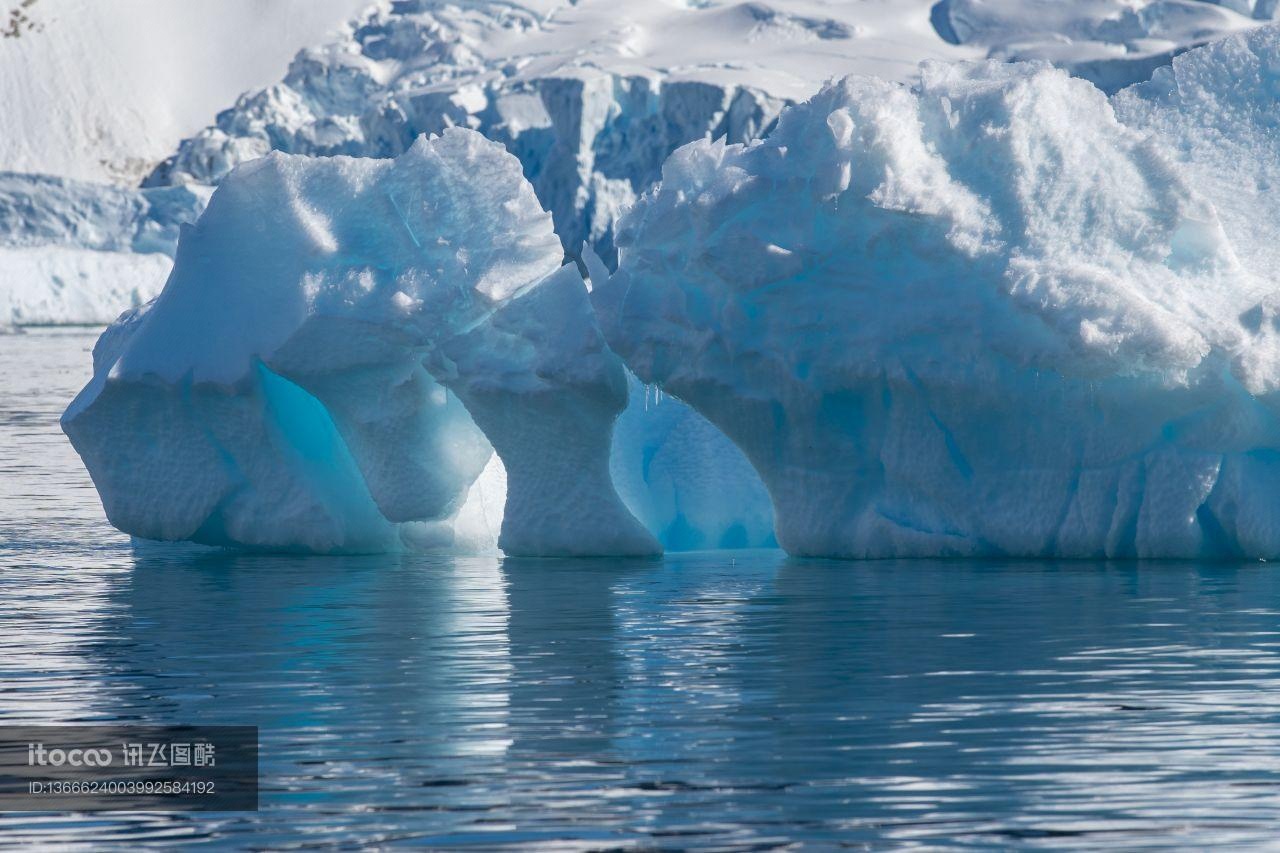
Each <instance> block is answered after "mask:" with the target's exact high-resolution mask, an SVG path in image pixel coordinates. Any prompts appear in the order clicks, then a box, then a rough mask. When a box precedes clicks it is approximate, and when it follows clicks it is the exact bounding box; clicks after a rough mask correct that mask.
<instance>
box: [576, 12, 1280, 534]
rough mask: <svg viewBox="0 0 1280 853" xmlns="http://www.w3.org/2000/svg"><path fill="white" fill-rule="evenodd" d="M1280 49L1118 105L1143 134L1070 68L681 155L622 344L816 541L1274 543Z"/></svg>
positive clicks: (1211, 54)
mask: <svg viewBox="0 0 1280 853" xmlns="http://www.w3.org/2000/svg"><path fill="white" fill-rule="evenodd" d="M1259 53H1261V54H1262V57H1263V58H1262V59H1259ZM1277 59H1280V52H1277V50H1276V37H1275V33H1274V31H1270V32H1268V33H1266V34H1258V35H1255V36H1254V37H1253V38H1252V39H1250V40H1236V41H1233V42H1231V43H1229V44H1228V45H1223V46H1219V47H1215V48H1210V49H1207V50H1205V51H1201V52H1197V53H1192V54H1188V55H1187V56H1186V57H1184V58H1183V59H1182V60H1181V61H1179V62H1178V63H1176V64H1175V67H1174V69H1173V71H1172V72H1170V73H1169V74H1168V75H1163V76H1162V77H1160V78H1158V80H1157V81H1155V82H1154V83H1153V84H1152V86H1151V88H1150V89H1149V90H1144V91H1140V92H1138V93H1133V94H1131V95H1126V97H1125V98H1124V99H1122V105H1123V109H1122V113H1123V114H1125V115H1129V116H1133V117H1134V118H1135V119H1137V118H1141V119H1142V123H1143V125H1144V128H1143V130H1137V129H1134V128H1133V127H1129V126H1126V125H1125V124H1122V123H1121V122H1120V121H1119V120H1117V117H1116V115H1115V113H1114V112H1113V109H1112V106H1111V104H1110V103H1109V102H1108V100H1107V98H1106V97H1105V96H1104V95H1103V93H1102V92H1100V91H1099V90H1097V89H1096V88H1094V87H1093V86H1092V85H1091V84H1089V83H1087V82H1085V81H1081V80H1076V79H1072V78H1070V77H1068V76H1067V75H1066V74H1065V73H1063V72H1061V71H1057V70H1054V69H1052V68H1050V67H1049V66H1047V65H1041V66H1037V65H1002V64H995V63H988V64H971V65H960V66H948V65H941V64H933V65H927V66H925V68H924V69H923V73H922V77H921V79H920V81H919V83H918V85H916V86H915V87H913V88H907V87H903V86H897V85H893V84H891V83H887V82H884V81H880V80H874V79H867V78H849V79H846V80H845V81H843V82H841V83H838V84H834V85H832V86H829V87H827V88H826V89H824V90H823V91H822V92H821V93H820V94H819V95H817V96H816V97H815V98H813V99H812V100H811V101H809V102H807V103H805V104H803V105H801V106H798V107H795V108H792V109H789V110H788V111H786V112H785V113H784V114H783V116H782V118H781V120H780V122H779V125H778V127H777V129H776V130H775V131H774V132H773V133H772V134H771V135H770V136H769V137H768V138H767V139H766V140H765V141H764V142H762V143H758V144H752V145H745V146H743V145H725V144H723V143H722V142H711V141H703V142H697V143H693V144H691V145H689V146H686V147H684V148H682V149H681V150H680V151H678V152H677V153H676V154H675V155H674V156H673V157H672V158H671V159H670V160H669V161H668V162H667V164H666V166H665V167H664V169H663V180H662V183H661V184H660V185H659V186H658V187H657V188H656V189H655V190H654V191H653V192H652V193H650V194H649V195H647V196H646V197H645V198H644V199H642V200H641V201H640V202H639V203H638V204H637V205H636V206H635V208H634V209H633V210H631V212H629V213H628V214H627V216H626V217H625V218H624V219H623V221H622V223H621V226H620V230H619V235H618V244H619V246H620V248H621V252H622V262H621V265H620V267H619V270H618V272H617V273H616V274H615V275H614V276H613V277H612V278H611V279H610V280H609V281H608V282H607V283H605V284H602V285H599V286H597V287H596V289H595V290H594V292H593V297H594V298H595V300H596V304H597V308H598V311H599V314H600V316H601V322H602V326H603V328H604V330H605V333H606V336H607V338H608V340H609V342H610V344H611V346H612V347H613V348H614V349H615V350H616V351H617V352H618V353H619V354H621V355H622V356H623V358H624V359H625V360H626V361H627V363H628V365H629V366H630V367H631V368H632V369H633V370H634V371H635V372H636V373H637V375H638V376H639V377H640V379H641V380H643V381H645V382H648V383H656V384H657V385H658V386H659V387H661V388H662V389H664V390H665V391H666V392H668V393H670V394H673V395H675V396H677V397H679V398H681V399H682V400H684V401H686V402H687V403H689V404H690V405H692V406H693V407H694V408H695V409H697V410H698V411H699V412H701V413H702V414H704V415H705V416H706V417H707V418H708V419H709V420H710V421H711V422H713V423H714V424H716V425H717V426H718V427H719V428H720V429H722V430H723V431H724V432H725V434H727V435H728V436H729V437H730V438H731V439H732V440H733V441H734V442H735V443H737V444H738V445H739V446H740V447H741V448H742V449H743V450H744V451H745V453H746V455H747V457H748V458H749V459H750V460H751V462H752V464H753V465H754V466H755V467H756V469H757V470H758V471H759V472H760V474H761V476H762V477H763V479H764V482H765V484H766V485H767V487H768V489H769V492H770V494H771V495H772V498H773V503H774V507H775V509H776V512H777V519H776V525H777V535H778V539H779V541H780V543H781V544H782V546H783V547H784V548H786V549H788V550H789V551H791V552H792V553H795V554H807V555H832V556H843V557H891V556H926V555H927V556H936V555H957V556H971V555H1017V556H1062V557H1100V556H1107V557H1196V556H1213V557H1231V556H1266V557H1273V556H1277V555H1280V510H1277V507H1280V495H1277V494H1276V491H1275V488H1276V487H1275V484H1276V483H1277V482H1280V467H1278V466H1280V456H1278V455H1277V453H1276V451H1275V448H1276V447H1277V446H1278V445H1280V425H1278V424H1277V422H1276V400H1277V397H1276V394H1275V391H1276V386H1277V384H1278V383H1280V371H1277V366H1278V365H1277V357H1278V356H1280V349H1278V348H1277V341H1278V340H1280V332H1278V331H1277V328H1278V326H1277V324H1276V323H1275V322H1273V320H1274V317H1275V315H1276V311H1275V300H1274V296H1273V294H1274V283H1273V278H1272V276H1273V275H1274V266H1271V265H1270V259H1269V255H1270V253H1272V252H1273V251H1274V246H1273V244H1274V239H1273V238H1272V236H1271V229H1270V227H1269V225H1268V224H1267V223H1268V222H1269V221H1270V219H1269V218H1268V216H1267V211H1268V210H1269V207H1270V202H1269V200H1260V198H1261V199H1267V198H1268V196H1267V194H1266V193H1265V191H1264V192H1262V193H1261V194H1260V193H1259V187H1265V186H1268V184H1266V183H1265V180H1264V181H1263V182H1262V183H1260V184H1250V181H1253V180H1255V179H1257V178H1259V177H1260V176H1262V177H1265V175H1269V172H1270V169H1271V168H1273V167H1266V168H1262V169H1258V168H1254V167H1250V166H1244V167H1243V168H1239V169H1233V168H1232V164H1233V161H1232V159H1231V158H1232V157H1233V155H1239V156H1243V157H1244V158H1245V159H1246V160H1247V159H1249V158H1248V156H1247V153H1246V149H1247V148H1248V146H1250V145H1251V144H1253V143H1255V142H1257V141H1259V140H1260V139H1261V138H1263V137H1265V136H1266V128H1268V127H1272V126H1274V124H1273V123H1274V121H1275V114H1276V111H1275V106H1274V101H1273V100H1272V99H1271V97H1270V96H1269V94H1268V93H1269V90H1270V87H1269V84H1268V82H1267V81H1268V80H1269V79H1270V71H1269V69H1271V68H1275V67H1277V64H1276V60H1277ZM1244 92H1251V93H1252V94H1249V95H1244V96H1243V98H1242V93H1244ZM1242 101H1243V102H1242ZM1237 117H1238V118H1244V119H1246V120H1245V121H1244V123H1243V127H1239V126H1238V124H1239V123H1238V122H1236V121H1235V120H1234V119H1235V118H1237ZM1151 130H1154V131H1155V132H1154V134H1153V133H1151V132H1149V131H1151ZM1255 137H1256V138H1255ZM1224 141H1225V142H1227V143H1228V145H1229V146H1234V147H1227V148H1225V149H1224V148H1223V147H1222V145H1221V143H1222V142H1224ZM1274 144H1275V143H1274V142H1273V141H1271V142H1269V143H1267V145H1271V146H1273V145H1274ZM1266 150H1267V148H1266V147H1264V148H1263V149H1262V153H1263V154H1264V159H1265V152H1266ZM1179 160H1182V161H1185V162H1187V163H1190V164H1192V166H1193V168H1191V169H1189V170H1184V169H1181V168H1179V163H1178V161H1179ZM1201 179H1203V180H1204V181H1206V182H1208V186H1207V188H1206V189H1205V190H1204V191H1202V190H1201V189H1200V188H1199V184H1200V182H1201ZM1217 199H1221V200H1222V201H1224V202H1226V205H1225V206H1224V213H1223V214H1222V215H1220V214H1219V212H1218V209H1217V208H1216V207H1215V200H1217Z"/></svg>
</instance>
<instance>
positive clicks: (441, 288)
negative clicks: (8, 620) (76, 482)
mask: <svg viewBox="0 0 1280 853" xmlns="http://www.w3.org/2000/svg"><path fill="white" fill-rule="evenodd" d="M560 259H561V251H560V246H559V242H558V241H557V240H556V237H555V235H554V233H553V232H552V228H551V219H550V216H548V215H547V214H546V213H545V212H544V211H543V210H542V209H541V208H540V207H539V205H538V203H537V200H536V199H535V197H534V195H533V191H532V189H531V188H530V187H529V185H528V183H527V182H525V180H524V179H523V177H522V175H521V173H520V165H519V163H518V162H517V161H516V160H515V158H513V157H511V156H510V155H508V154H506V153H505V152H503V151H502V149H501V147H500V146H498V145H496V144H494V143H491V142H488V141H486V140H484V139H483V137H481V136H479V135H478V134H475V133H472V132H470V131H465V130H461V129H455V130H450V131H448V132H446V133H445V134H444V135H443V136H441V137H438V138H435V139H432V140H427V139H426V138H423V139H422V140H420V141H419V142H418V143H417V144H416V145H415V146H413V147H412V148H411V149H410V150H409V151H408V152H406V153H405V154H404V155H402V156H401V157H400V158H398V159H396V160H394V161H392V160H369V159H352V158H330V159H313V158H305V157H292V156H288V155H281V154H273V155H271V156H269V157H267V158H264V159H262V160H259V161H257V162H255V163H253V164H250V165H247V166H244V167H242V168H241V169H239V170H237V171H236V172H234V173H232V175H230V176H229V177H228V178H227V180H225V181H224V182H223V183H222V185H221V186H220V187H219V188H218V190H217V191H216V192H215V193H214V195H213V198H212V199H211V201H210V204H209V207H208V208H207V210H206V211H205V213H204V214H203V215H202V217H201V218H200V220H199V221H198V223H197V224H196V225H195V226H194V227H192V228H190V229H189V230H187V231H186V232H184V234H183V236H182V238H181V239H180V242H179V246H178V252H177V257H176V259H175V266H174V271H173V274H172V276H171V277H170V279H169V281H168V283H167V284H166V286H165V289H164V291H163V292H162V293H161V295H160V296H159V297H158V298H157V299H156V300H155V301H154V302H152V303H150V304H148V305H146V306H144V307H142V308H140V309H138V310H136V311H133V312H131V313H129V314H127V315H125V316H124V317H123V318H121V320H120V321H118V322H117V323H116V324H115V325H113V326H112V327H110V328H109V329H108V330H107V331H106V332H105V333H104V334H103V336H102V338H101V340H100V341H99V343H98V345H97V347H96V348H95V351H94V378H93V380H92V381H91V382H90V384H89V385H88V386H87V387H86V388H85V390H84V391H83V392H82V393H81V394H80V395H79V396H78V397H77V398H76V400H75V401H74V402H73V403H72V404H71V406H70V407H69V408H68V410H67V412H66V414H65V415H64V418H63V426H64V429H65V430H66V432H67V434H68V435H69V436H70V438H71V440H72V442H73V444H74V445H75V447H76V449H77V450H78V451H79V452H80V454H81V456H82V457H83V458H84V460H85V463H86V465H87V466H88V468H89V471H90V473H91V474H92V476H93V478H94V482H95V484H96V486H97V487H98V490H99V493H100V495H101V496H102V499H103V504H104V506H105V508H106V511H107V515H108V518H110V520H111V521H112V523H113V524H115V525H116V526H117V527H119V528H120V529H122V530H125V531H126V532H129V533H132V534H135V535H137V536H140V537H143V538H149V539H159V540H184V539H185V540H191V541H195V542H200V543H204V544H213V545H236V546H243V547H252V548H261V549H300V550H306V551H314V552H360V551H385V550H395V549H398V548H400V547H406V546H412V547H415V548H427V549H432V550H446V551H449V550H457V551H463V552H471V551H475V550H482V549H483V548H485V547H491V546H492V544H493V539H494V537H493V535H492V534H493V531H492V528H491V526H490V525H491V524H492V523H493V522H494V521H496V520H497V519H498V518H499V517H500V518H501V525H502V528H501V534H500V535H499V536H498V537H497V542H496V544H497V545H498V546H500V547H501V548H502V549H503V550H504V551H505V552H506V553H509V554H533V555H543V554H649V553H656V552H657V551H659V550H660V547H659V545H658V543H657V541H656V540H655V539H654V538H653V537H652V536H651V535H649V533H648V532H647V531H645V530H644V529H643V528H642V527H641V526H640V524H639V523H638V522H637V521H636V520H635V519H634V518H633V517H632V516H631V514H630V513H629V512H628V511H627V509H626V508H625V507H624V506H623V504H622V502H621V500H620V499H619V498H618V495H617V493H616V492H615V491H614V489H613V486H612V483H611V481H610V476H609V451H610V437H611V433H612V428H613V421H614V419H615V418H616V417H617V415H618V413H619V412H620V411H622V409H623V408H624V407H625V405H626V399H627V397H626V377H625V373H624V371H623V368H622V366H621V363H620V362H619V361H618V359H617V357H616V356H614V355H613V354H612V353H611V352H610V351H609V350H608V348H607V347H606V346H605V345H604V341H603V339H602V337H601V335H600V333H599V330H598V329H597V328H596V326H595V322H594V319H593V316H592V312H591V308H590V304H589V302H588V298H587V291H586V288H585V286H584V284H583V281H582V279H581V277H580V276H579V274H578V272H577V270H576V269H575V268H574V267H573V266H567V267H563V268H561V267H560ZM495 448H496V451H497V454H498V455H499V456H500V457H501V458H502V462H503V465H502V466H501V468H495V467H494V466H493V464H492V459H491V457H492V456H493V452H494V449H495ZM482 473H483V474H484V476H482ZM504 478H505V504H506V505H505V510H504V512H503V513H501V514H498V513H497V512H495V508H494V507H493V497H494V495H495V493H497V492H499V490H500V489H501V488H502V486H501V482H502V480H503V479H504ZM486 496H487V497H486Z"/></svg>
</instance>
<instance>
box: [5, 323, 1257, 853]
mask: <svg viewBox="0 0 1280 853" xmlns="http://www.w3.org/2000/svg"><path fill="white" fill-rule="evenodd" d="M90 341H91V338H89V337H86V336H84V335H80V336H76V335H66V334H64V335H53V334H39V335H28V336H24V338H23V339H16V338H0V383H2V384H3V388H4V391H5V393H3V394H0V722H11V723H12V722H51V721H60V722H70V721H89V720H94V721H97V720H137V721H146V722H184V723H245V724H253V725H258V726H260V727H261V728H262V757H263V764H262V771H263V798H262V801H263V809H262V811H260V812H258V813H256V814H233V815H213V816H194V815H166V814H140V815H97V816H32V815H0V843H5V844H14V845H18V844H29V843H33V842H35V843H44V844H51V845H59V844H67V843H76V842H85V843H93V845H94V846H95V847H102V846H111V845H115V846H118V847H120V848H128V847H133V846H135V845H137V844H139V843H143V842H147V841H154V842H157V843H168V842H173V841H180V840H184V839H185V840H199V841H205V842H209V843H212V844H214V845H215V846H226V847H246V846H251V847H259V848H288V847H297V846H312V845H321V846H324V845H340V844H346V845H351V844H356V843H363V844H375V845H376V844H382V845H395V844H400V843H403V844H406V845H409V844H434V845H439V846H445V847H455V846H463V845H467V844H474V845H477V846H483V847H491V846H495V845H504V844H510V845H516V844H525V843H529V842H542V843H544V844H545V845H546V846H547V847H549V848H553V849H562V848H564V847H566V846H573V847H581V848H588V849H595V848H601V847H624V848H625V847H631V846H641V847H647V848H652V847H666V848H684V847H690V846H702V845H706V846H717V847H721V848H731V849H733V848H748V847H753V848H754V847H769V846H771V845H777V844H782V843H785V842H787V841H789V840H800V841H809V842H811V843H812V844H813V845H815V846H818V847H827V846H830V845H832V844H834V843H836V842H847V843H852V844H859V843H866V844H870V845H873V846H876V847H881V846H902V847H910V846H921V847H930V848H936V847H939V846H972V847H991V846H1008V845H1011V844H1015V843H1022V844H1031V845H1035V844H1045V845H1065V846H1069V847H1073V848H1076V847H1084V846H1088V847H1102V846H1112V847H1115V848H1119V849H1132V848H1134V847H1138V846H1142V847H1151V846H1161V845H1167V846H1173V847H1187V846H1194V847H1205V846H1209V845H1216V846H1222V845H1227V844H1235V845H1241V846H1259V847H1261V846H1267V845H1269V844H1271V843H1272V842H1273V839H1274V834H1275V823H1274V821H1275V816H1276V814H1277V807H1278V806H1280V797H1278V792H1280V757H1278V756H1280V728H1278V727H1277V723H1278V722H1280V713H1278V711H1280V690H1277V688H1278V687H1280V659H1278V658H1277V649H1278V648H1280V632H1278V630H1277V618H1276V617H1277V607H1276V602H1277V600H1278V599H1277V595H1278V594H1280V579H1278V577H1277V575H1276V573H1275V572H1274V570H1272V569H1271V568H1270V567H1269V566H1267V565H1263V564H1250V565H1213V564H1208V565H1192V564H1143V565H1137V564H1086V563H1045V562H1041V563H1014V562H1009V563H991V562H986V563H975V562H923V561H922V562H903V563H830V562H823V561H793V560H788V559H786V558H785V557H784V556H782V555H781V554H779V553H776V552H740V553H724V554H689V555H676V556H672V557H668V558H667V559H666V560H664V561H660V562H641V561H637V562H627V561H590V560H582V561H550V560H546V561H532V560H531V561H515V560H506V561H498V560H491V559H466V560H442V559H428V558H414V557H384V558H376V557H347V558H302V557H255V556H245V555H236V554H229V553H224V552H217V551H205V550H184V549H174V548H167V549H154V548H152V549H144V550H139V551H135V550H133V549H132V548H131V547H130V546H129V544H128V542H127V540H126V539H124V537H122V536H120V535H119V534H116V533H114V532H113V531H111V530H110V528H108V527H107V526H106V524H105V522H104V521H103V519H102V518H101V510H100V508H99V507H98V505H97V503H96V500H95V499H94V496H93V493H92V490H91V488H90V487H89V485H88V482H87V478H86V477H85V475H84V473H83V471H82V470H81V469H80V468H79V466H78V464H77V462H76V459H75V456H74V454H73V453H72V452H71V451H70V450H69V448H67V447H66V444H65V441H64V440H62V439H61V437H60V436H59V435H58V434H57V433H56V432H55V431H54V427H53V418H54V417H56V413H57V411H58V410H59V409H60V407H61V406H62V405H63V403H64V402H65V400H66V398H67V397H66V395H67V392H68V391H70V390H72V389H73V388H74V387H75V386H76V385H78V384H79V382H80V381H81V380H82V378H83V374H84V372H85V370H86V368H85V367H84V365H82V364H81V360H83V359H85V358H87V355H86V353H84V352H83V350H84V349H85V347H86V346H87V345H88V343H89V342H90ZM23 364H25V365H31V364H35V365H40V366H41V367H40V369H41V371H43V372H42V373H39V374H37V375H35V376H29V374H28V372H27V371H19V370H17V367H18V366H19V365H23Z"/></svg>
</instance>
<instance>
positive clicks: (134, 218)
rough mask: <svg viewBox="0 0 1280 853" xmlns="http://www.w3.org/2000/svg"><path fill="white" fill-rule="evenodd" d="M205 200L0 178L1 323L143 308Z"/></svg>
mask: <svg viewBox="0 0 1280 853" xmlns="http://www.w3.org/2000/svg"><path fill="white" fill-rule="evenodd" d="M208 195H209V191H208V190H207V189H206V188H204V187H200V186H194V185H193V186H185V187H155V188H152V189H144V190H135V189H126V188H122V187H114V186H110V185H106V184H94V183H87V182H82V181H72V180H68V179H66V178H55V177H51V176H47V175H24V174H16V173H12V172H0V323H13V324H42V323H44V324H53V323H100V322H103V321H104V320H105V319H107V318H113V317H115V316H116V315H117V314H119V313H120V312H121V311H122V310H124V309H125V308H129V307H137V306H139V305H142V304H143V303H144V302H147V301H148V300H150V299H151V298H153V297H154V296H155V295H156V294H157V293H159V292H160V288H161V286H162V285H163V284H164V280H165V277H166V276H167V275H168V272H169V268H170V261H171V257H172V255H173V251H174V246H175V244H176V243H177V239H178V230H179V227H180V226H181V225H182V223H185V222H192V221H194V220H195V219H196V217H198V216H199V215H200V211H201V210H203V209H204V205H205V202H206V201H207V200H208Z"/></svg>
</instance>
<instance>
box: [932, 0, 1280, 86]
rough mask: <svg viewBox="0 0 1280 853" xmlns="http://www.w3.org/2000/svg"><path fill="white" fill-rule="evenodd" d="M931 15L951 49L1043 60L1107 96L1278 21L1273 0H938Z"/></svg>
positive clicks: (1278, 7)
mask: <svg viewBox="0 0 1280 853" xmlns="http://www.w3.org/2000/svg"><path fill="white" fill-rule="evenodd" d="M931 18H932V20H933V23H934V27H935V28H936V29H937V30H938V32H939V34H940V35H941V36H942V37H943V38H946V39H947V40H948V41H950V42H952V43H954V44H957V45H966V46H970V47H979V48H983V49H985V50H986V51H987V56H988V57H989V58H991V59H999V60H1002V61H1006V62H1015V61H1026V60H1048V61H1050V62H1052V63H1053V64H1054V65H1056V66H1058V67H1059V68H1063V69H1065V70H1067V71H1070V72H1071V73H1072V74H1073V75H1075V76H1077V77H1081V78H1083V79H1085V80H1088V81H1090V82H1091V83H1093V84H1095V85H1096V86H1098V87H1099V88H1100V89H1102V90H1103V91H1105V92H1107V93H1114V92H1116V91H1118V90H1120V89H1122V88H1124V87H1126V86H1131V85H1133V84H1135V83H1140V82H1143V81H1145V80H1147V79H1148V78H1150V77H1151V75H1152V73H1153V72H1154V71H1155V70H1156V69H1157V68H1161V67H1164V66H1167V65H1168V64H1169V63H1170V61H1171V60H1172V59H1173V57H1175V56H1177V55H1179V54H1181V53H1182V52H1183V51H1186V50H1188V49H1189V48H1193V47H1198V46H1201V45H1204V44H1207V43H1209V42H1212V41H1215V40H1218V39H1221V38H1223V37H1225V36H1230V35H1233V34H1235V33H1238V32H1241V31H1245V30H1249V29H1252V28H1254V27H1257V26H1259V25H1260V24H1265V23H1267V22H1270V21H1273V20H1275V19H1277V18H1280V3H1277V2H1276V1H1275V0H1076V2H1071V3H1063V2H1058V0H939V2H938V3H937V4H936V5H935V6H934V7H933V9H932V12H931Z"/></svg>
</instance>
